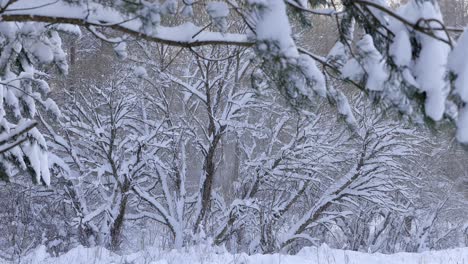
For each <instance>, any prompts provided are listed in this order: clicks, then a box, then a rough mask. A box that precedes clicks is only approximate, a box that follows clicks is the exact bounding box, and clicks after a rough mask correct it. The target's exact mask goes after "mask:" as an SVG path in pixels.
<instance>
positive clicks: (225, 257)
mask: <svg viewBox="0 0 468 264" xmlns="http://www.w3.org/2000/svg"><path fill="white" fill-rule="evenodd" d="M0 263H9V262H7V261H1V260H0ZM20 263H24V264H36V263H41V264H71V263H73V264H88V263H113V264H119V263H132V264H148V263H151V264H181V263H190V264H202V263H203V264H227V263H232V264H236V263H237V264H321V263H327V264H368V263H369V264H397V263H405V264H413V263H414V264H451V263H453V264H455V263H457V264H458V263H468V248H457V249H449V250H442V251H427V252H423V253H397V254H392V255H385V254H380V253H375V254H369V253H361V252H354V251H348V250H339V249H331V248H329V247H328V246H326V245H322V246H321V247H308V248H304V249H303V250H301V251H300V252H299V253H298V254H297V255H282V254H271V255H260V254H258V255H252V256H248V255H247V254H244V253H241V254H230V253H228V252H226V251H225V250H222V249H219V248H210V247H204V246H197V247H191V248H185V249H182V250H172V251H160V250H158V249H148V250H145V251H140V252H137V253H133V254H129V255H122V256H120V255H117V254H115V253H112V252H110V251H108V250H106V249H104V248H99V247H95V248H84V247H81V246H80V247H77V248H74V249H72V250H70V251H69V252H68V253H66V254H63V255H61V256H58V257H51V256H50V255H49V254H48V253H47V252H46V251H45V247H44V246H40V247H38V248H37V249H36V250H35V251H33V252H32V253H30V254H29V255H27V256H26V257H24V258H23V259H21V260H20Z"/></svg>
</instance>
